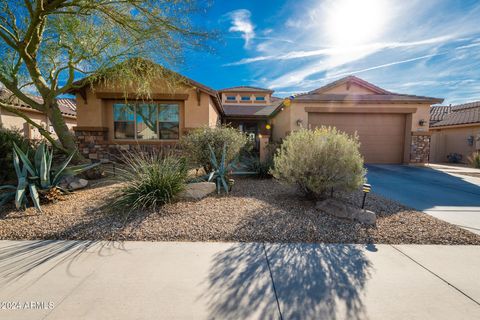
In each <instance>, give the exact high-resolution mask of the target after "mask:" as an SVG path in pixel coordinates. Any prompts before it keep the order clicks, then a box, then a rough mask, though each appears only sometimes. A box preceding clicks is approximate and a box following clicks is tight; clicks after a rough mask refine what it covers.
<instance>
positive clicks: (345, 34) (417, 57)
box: [178, 0, 480, 104]
mask: <svg viewBox="0 0 480 320" xmlns="http://www.w3.org/2000/svg"><path fill="white" fill-rule="evenodd" d="M195 19H196V22H198V23H200V24H202V25H203V26H205V27H206V28H209V29H212V30H217V31H220V34H221V37H220V38H221V39H220V40H219V41H216V42H215V43H213V48H214V51H213V52H210V51H195V52H186V54H185V61H184V63H183V64H182V65H181V66H179V67H178V71H180V72H181V73H182V74H184V75H186V76H188V77H190V78H193V79H195V80H196V81H199V82H201V83H203V84H205V85H208V86H210V87H212V88H215V89H222V88H225V87H231V86H238V85H252V86H259V87H265V88H270V89H273V90H275V93H274V95H276V96H279V97H285V96H289V95H291V94H296V93H301V92H307V91H310V90H313V89H315V88H318V87H321V86H323V85H325V84H327V83H330V82H332V81H334V80H336V79H339V78H342V77H345V76H347V75H355V76H357V77H360V78H362V79H365V80H367V81H369V82H372V83H373V84H375V85H377V86H380V87H382V88H384V89H387V90H389V91H393V92H397V93H405V94H415V95H423V96H431V97H437V98H444V99H445V102H444V103H443V104H450V103H451V104H459V103H464V102H469V101H475V100H480V1H470V0H457V1H455V0H403V1H395V0H324V1H322V0H316V1H313V0H286V1H280V0H235V1H232V0H229V1H226V0H216V1H215V2H213V4H212V6H211V7H210V8H209V10H208V11H207V12H206V13H204V14H202V15H201V16H198V17H195ZM194 22H195V20H194Z"/></svg>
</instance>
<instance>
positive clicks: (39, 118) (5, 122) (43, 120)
mask: <svg viewBox="0 0 480 320" xmlns="http://www.w3.org/2000/svg"><path fill="white" fill-rule="evenodd" d="M21 111H22V112H24V113H25V114H26V115H28V117H29V118H30V119H32V120H33V121H34V122H35V123H37V124H39V125H41V126H42V127H43V128H45V129H47V130H49V131H50V133H51V134H52V136H53V137H54V138H55V137H56V134H55V132H54V131H53V130H52V129H51V128H50V126H49V121H48V118H47V116H46V115H45V114H43V113H41V112H36V111H34V110H30V109H26V108H22V109H21ZM64 120H65V123H66V124H67V127H68V129H69V130H73V127H74V126H76V123H77V121H76V119H74V118H70V117H64ZM0 124H1V125H2V126H3V127H4V128H7V129H19V130H21V131H22V132H23V134H24V135H25V136H26V137H27V138H30V139H42V135H41V134H40V132H39V131H38V129H37V128H35V127H33V126H31V125H27V123H26V121H25V120H24V119H23V118H21V117H19V116H17V115H15V114H13V113H10V112H8V111H5V110H0Z"/></svg>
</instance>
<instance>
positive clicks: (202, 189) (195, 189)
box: [178, 182, 217, 200]
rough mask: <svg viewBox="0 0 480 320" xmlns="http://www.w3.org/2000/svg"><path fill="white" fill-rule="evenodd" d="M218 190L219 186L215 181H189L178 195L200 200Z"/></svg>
mask: <svg viewBox="0 0 480 320" xmlns="http://www.w3.org/2000/svg"><path fill="white" fill-rule="evenodd" d="M216 190H217V187H216V186H215V183H213V182H197V183H189V184H187V187H186V188H185V190H184V191H182V192H180V194H179V195H178V197H179V198H180V199H183V200H200V199H202V198H205V197H206V196H208V195H209V194H211V193H213V192H215V191H216Z"/></svg>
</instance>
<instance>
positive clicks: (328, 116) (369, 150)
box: [308, 113, 405, 163]
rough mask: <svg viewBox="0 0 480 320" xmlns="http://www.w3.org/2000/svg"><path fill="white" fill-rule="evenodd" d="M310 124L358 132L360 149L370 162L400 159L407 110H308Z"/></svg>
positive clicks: (401, 159) (388, 161)
mask: <svg viewBox="0 0 480 320" xmlns="http://www.w3.org/2000/svg"><path fill="white" fill-rule="evenodd" d="M308 123H309V127H311V128H315V127H320V126H322V125H323V126H331V127H336V128H337V129H338V130H340V131H343V132H346V133H348V134H354V133H355V132H357V134H358V136H359V140H360V152H361V153H362V155H363V156H364V158H365V162H369V163H401V162H402V161H403V147H404V139H405V115H404V114H361V113H360V114H357V113H309V114H308Z"/></svg>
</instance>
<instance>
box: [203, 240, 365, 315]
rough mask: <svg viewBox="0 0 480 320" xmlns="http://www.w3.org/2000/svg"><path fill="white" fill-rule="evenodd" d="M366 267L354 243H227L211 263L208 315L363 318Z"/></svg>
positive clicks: (207, 295) (358, 247)
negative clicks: (227, 246) (230, 244)
mask: <svg viewBox="0 0 480 320" xmlns="http://www.w3.org/2000/svg"><path fill="white" fill-rule="evenodd" d="M266 257H268V263H267V259H266ZM371 268H372V266H371V263H370V262H369V260H368V259H367V258H366V256H365V254H364V251H363V250H362V247H361V246H360V245H318V244H271V245H269V244H267V245H265V246H264V245H263V244H239V245H233V246H232V247H231V248H230V249H229V250H226V251H223V252H221V253H219V254H217V256H216V257H215V259H214V261H213V266H212V269H211V272H210V277H209V289H208V291H207V293H206V297H207V298H208V301H209V308H210V317H211V318H218V319H244V318H250V317H255V318H259V319H265V318H267V319H269V318H278V317H279V312H278V308H280V311H281V313H282V316H283V319H337V318H340V319H343V318H347V319H364V318H366V311H365V307H364V305H363V302H362V298H363V291H364V289H365V285H366V282H367V280H368V279H369V277H370V272H371ZM272 279H273V282H272ZM272 283H273V284H274V286H273V285H272ZM277 301H278V306H277Z"/></svg>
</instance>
